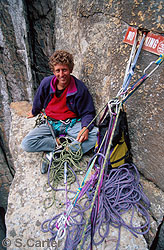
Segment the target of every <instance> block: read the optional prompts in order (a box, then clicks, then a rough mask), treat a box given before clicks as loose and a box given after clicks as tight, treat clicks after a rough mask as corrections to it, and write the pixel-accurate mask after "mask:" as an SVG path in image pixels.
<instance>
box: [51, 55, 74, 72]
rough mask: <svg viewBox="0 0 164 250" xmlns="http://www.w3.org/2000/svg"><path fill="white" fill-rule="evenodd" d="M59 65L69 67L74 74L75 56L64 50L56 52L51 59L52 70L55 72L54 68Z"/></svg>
mask: <svg viewBox="0 0 164 250" xmlns="http://www.w3.org/2000/svg"><path fill="white" fill-rule="evenodd" d="M57 64H62V65H63V64H65V65H68V67H69V69H70V71H71V72H72V70H73V67H74V62H73V55H72V54H70V53H69V52H67V51H64V50H57V51H55V52H54V53H53V54H52V56H51V57H50V59H49V66H50V69H51V70H52V71H54V66H55V65H57Z"/></svg>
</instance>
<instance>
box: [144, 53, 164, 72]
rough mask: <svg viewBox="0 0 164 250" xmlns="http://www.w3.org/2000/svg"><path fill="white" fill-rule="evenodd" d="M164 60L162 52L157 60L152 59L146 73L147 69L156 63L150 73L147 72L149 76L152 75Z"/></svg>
mask: <svg viewBox="0 0 164 250" xmlns="http://www.w3.org/2000/svg"><path fill="white" fill-rule="evenodd" d="M163 60H164V54H161V55H160V56H159V58H158V59H157V60H156V61H152V62H151V63H150V64H149V65H148V66H147V67H146V68H145V69H144V74H146V71H147V70H148V69H149V68H150V67H151V65H153V64H156V65H157V66H156V67H155V68H154V69H152V71H150V73H149V74H147V77H149V76H151V74H153V72H154V71H155V70H156V69H157V68H158V67H159V65H160V64H161V63H162V62H163Z"/></svg>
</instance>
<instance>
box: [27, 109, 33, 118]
mask: <svg viewBox="0 0 164 250" xmlns="http://www.w3.org/2000/svg"><path fill="white" fill-rule="evenodd" d="M33 117H34V115H33V114H32V111H30V112H29V113H28V115H27V119H29V118H33Z"/></svg>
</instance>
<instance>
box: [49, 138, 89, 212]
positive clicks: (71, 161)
mask: <svg viewBox="0 0 164 250" xmlns="http://www.w3.org/2000/svg"><path fill="white" fill-rule="evenodd" d="M59 143H60V146H58V147H57V149H56V150H55V151H54V152H53V156H52V159H51V162H50V163H49V168H48V183H47V184H46V185H45V186H44V190H45V191H47V192H50V191H54V192H55V193H56V192H57V191H65V192H66V193H67V192H71V193H75V192H72V191H71V190H70V189H66V188H60V189H58V186H59V184H60V185H62V184H63V186H64V185H65V186H68V185H71V184H73V183H74V182H76V183H77V185H78V186H79V182H78V178H77V174H78V173H79V172H81V171H84V169H85V168H84V167H82V166H80V160H81V158H82V155H83V154H82V148H81V144H80V143H78V142H77V141H76V140H75V139H74V138H71V137H59ZM66 166H67V169H66ZM63 180H64V181H63ZM55 193H54V194H53V198H52V201H51V202H50V198H46V199H45V201H44V206H45V208H49V207H51V206H52V205H53V204H54V202H55ZM48 201H49V202H48ZM48 203H49V204H48Z"/></svg>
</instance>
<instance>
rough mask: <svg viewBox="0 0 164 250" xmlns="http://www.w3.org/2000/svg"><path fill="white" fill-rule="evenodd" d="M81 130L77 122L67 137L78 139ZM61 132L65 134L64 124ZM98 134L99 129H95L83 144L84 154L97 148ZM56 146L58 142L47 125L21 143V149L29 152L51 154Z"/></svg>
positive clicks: (70, 128) (37, 129) (31, 133)
mask: <svg viewBox="0 0 164 250" xmlns="http://www.w3.org/2000/svg"><path fill="white" fill-rule="evenodd" d="M81 129H82V128H81V122H77V123H75V125H74V126H73V127H68V129H67V135H68V136H70V137H73V138H74V139H76V138H77V135H78V133H79V132H80V130H81ZM60 131H61V134H62V133H65V125H64V124H62V126H61V128H60ZM97 133H98V128H97V127H94V128H93V129H92V130H91V131H90V132H89V135H88V140H86V141H84V142H83V143H82V144H81V146H82V151H83V154H84V153H86V152H87V151H89V150H90V149H91V148H93V147H94V146H95V144H96V140H97ZM56 144H57V143H56V140H55V138H53V136H52V133H51V130H50V128H49V126H48V125H47V124H42V125H40V126H39V127H36V128H34V129H33V130H32V131H30V132H29V133H28V134H27V135H26V137H25V138H24V139H23V141H22V143H21V147H22V149H23V150H25V151H27V152H42V151H44V152H51V151H53V150H54V149H55V147H56Z"/></svg>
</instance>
